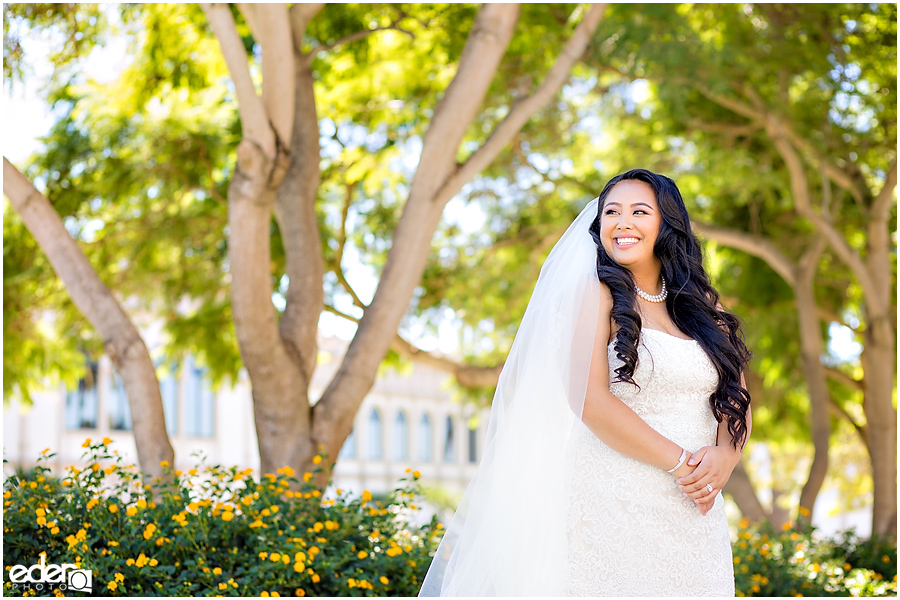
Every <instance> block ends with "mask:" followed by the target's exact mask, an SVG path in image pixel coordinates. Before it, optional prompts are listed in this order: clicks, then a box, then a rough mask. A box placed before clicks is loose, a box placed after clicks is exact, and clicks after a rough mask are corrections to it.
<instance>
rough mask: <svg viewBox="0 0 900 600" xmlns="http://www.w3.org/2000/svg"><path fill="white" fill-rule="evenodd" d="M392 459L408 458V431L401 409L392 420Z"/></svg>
mask: <svg viewBox="0 0 900 600" xmlns="http://www.w3.org/2000/svg"><path fill="white" fill-rule="evenodd" d="M394 460H409V431H408V427H407V426H406V415H405V414H404V413H403V411H402V410H401V411H399V412H398V413H397V418H396V419H395V420H394Z"/></svg>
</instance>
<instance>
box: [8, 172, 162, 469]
mask: <svg viewBox="0 0 900 600" xmlns="http://www.w3.org/2000/svg"><path fill="white" fill-rule="evenodd" d="M3 193H4V195H5V196H6V197H7V198H8V199H9V203H10V205H11V206H12V208H13V210H15V211H16V213H17V214H18V215H19V216H20V217H21V219H22V221H23V223H24V224H25V226H26V227H27V228H28V231H29V232H30V233H31V235H32V236H34V239H35V240H36V241H37V244H38V246H39V247H40V249H41V250H42V251H43V252H44V254H45V255H46V257H47V260H48V262H49V263H50V265H51V266H52V267H53V270H54V272H55V273H56V275H57V276H58V277H59V278H60V279H61V280H62V282H63V284H64V285H65V288H66V291H67V292H68V294H69V297H70V298H71V299H72V302H73V303H74V304H75V306H76V307H78V310H79V311H80V312H81V313H82V314H83V315H84V316H85V318H87V320H88V321H89V322H90V323H91V325H92V326H93V327H94V328H95V329H96V330H97V332H98V333H99V335H100V337H101V338H102V340H103V349H104V352H106V354H107V356H109V357H110V359H111V360H112V362H113V365H115V367H116V370H117V371H118V372H119V374H120V375H121V376H122V381H123V383H124V385H125V391H126V394H127V396H128V405H129V407H130V409H131V416H132V422H133V425H134V439H135V445H136V448H137V453H138V459H139V461H140V463H141V468H142V469H143V471H144V472H146V473H148V474H150V475H152V476H164V474H163V473H162V469H161V468H160V466H159V463H160V461H162V460H167V461H173V460H174V456H175V454H174V451H173V449H172V446H171V444H170V442H169V437H168V434H167V433H166V428H165V418H164V415H163V406H162V399H161V398H160V391H159V381H158V380H157V378H156V371H155V369H154V367H153V362H152V361H151V360H150V353H149V352H148V350H147V346H146V344H145V343H144V340H143V339H142V338H141V334H140V333H139V332H138V330H137V328H136V327H135V326H134V323H132V321H131V319H130V318H129V317H128V315H127V314H126V313H125V311H124V309H123V308H122V305H121V304H120V303H119V301H118V300H117V299H116V297H115V295H114V294H113V292H112V290H110V289H109V287H108V286H107V285H106V284H105V283H104V282H103V281H102V280H101V279H100V276H99V275H98V274H97V271H96V270H94V267H93V266H92V265H91V263H90V261H89V260H88V258H87V256H85V254H84V252H83V251H82V250H81V248H80V247H79V245H78V243H77V242H76V241H75V240H74V239H72V236H71V235H69V232H68V231H66V228H65V225H63V221H62V219H61V218H60V216H59V213H57V212H56V209H54V208H53V205H52V204H51V203H50V200H49V199H48V198H47V197H46V196H45V195H43V194H42V193H40V192H39V191H38V190H37V189H36V188H35V187H34V185H32V183H31V182H30V181H29V180H28V179H27V178H26V177H25V176H24V175H22V173H20V172H19V170H18V169H16V167H15V166H13V164H12V163H10V162H9V161H8V160H7V159H6V157H3Z"/></svg>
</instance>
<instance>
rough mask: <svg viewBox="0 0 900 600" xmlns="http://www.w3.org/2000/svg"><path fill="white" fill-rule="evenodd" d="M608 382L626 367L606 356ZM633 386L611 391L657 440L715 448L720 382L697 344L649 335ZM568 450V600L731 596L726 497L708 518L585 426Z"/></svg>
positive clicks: (670, 482) (665, 478)
mask: <svg viewBox="0 0 900 600" xmlns="http://www.w3.org/2000/svg"><path fill="white" fill-rule="evenodd" d="M608 356H609V372H610V381H613V380H614V379H615V377H616V373H615V369H616V368H617V367H619V366H620V365H621V361H619V359H618V357H617V356H616V353H615V351H614V350H613V348H612V344H610V346H609V347H608ZM633 378H634V381H635V383H637V384H638V385H639V386H640V389H638V388H637V387H635V386H633V385H631V384H629V383H613V384H611V385H610V391H611V392H612V393H613V394H615V395H616V396H617V397H618V398H619V399H621V400H622V401H623V402H624V403H625V404H627V405H628V406H629V407H631V409H632V410H634V411H635V413H637V415H638V416H640V417H641V418H642V419H643V420H644V421H645V422H647V423H648V424H649V425H650V426H651V427H653V428H654V429H655V430H656V431H658V432H659V433H661V434H662V435H664V436H665V437H667V438H669V439H671V440H672V441H674V442H676V443H677V444H679V445H681V446H683V447H685V448H687V449H688V450H690V451H695V450H697V449H699V448H700V447H702V446H711V445H714V444H715V440H716V427H717V422H716V420H715V417H714V416H713V414H712V410H711V408H710V405H709V396H710V394H711V393H712V392H713V391H714V390H715V387H716V385H717V382H718V375H717V373H716V370H715V368H714V366H713V365H712V363H711V361H710V360H709V358H708V357H707V356H706V353H705V352H704V351H703V349H702V348H701V346H700V344H698V343H697V342H696V341H694V340H685V339H681V338H677V337H675V336H672V335H669V334H667V333H665V332H663V331H657V330H653V329H643V330H642V331H641V336H640V343H639V345H638V366H637V368H636V369H635V372H634V376H633ZM576 427H577V428H578V431H576V433H575V435H573V436H572V440H571V442H570V447H569V452H570V453H569V457H570V459H571V463H570V464H571V465H572V466H571V468H572V475H571V477H570V481H569V499H570V503H569V514H568V517H567V522H568V525H567V533H568V536H569V548H570V552H569V560H568V564H569V575H568V583H567V592H568V593H569V594H571V595H587V596H610V595H612V596H671V595H675V596H710V595H714V596H722V595H730V596H733V595H734V573H733V566H732V562H731V559H732V557H731V545H730V540H729V536H728V523H727V521H726V518H725V511H724V502H723V500H722V498H721V495H720V496H719V497H718V498H717V499H716V502H715V504H714V506H713V509H712V510H711V511H710V512H709V513H708V514H707V515H706V516H703V515H702V514H701V513H700V510H699V509H698V508H697V507H696V506H695V504H694V502H693V501H692V500H691V499H689V498H687V497H685V496H684V495H683V494H682V493H681V490H680V489H679V488H678V486H677V484H675V480H674V478H673V477H672V475H671V474H669V473H667V472H665V471H663V470H661V469H659V468H657V467H653V466H651V465H648V464H646V463H641V462H639V461H637V460H634V459H632V458H629V457H626V456H623V455H621V454H619V453H618V452H616V451H614V450H612V449H611V448H609V447H608V446H606V444H604V443H603V442H602V441H600V440H599V439H598V438H597V437H596V436H595V435H594V434H593V433H592V432H591V431H590V430H588V429H587V427H585V426H584V425H583V424H581V423H578V424H577V425H576Z"/></svg>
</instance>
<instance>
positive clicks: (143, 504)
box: [137, 498, 147, 510]
mask: <svg viewBox="0 0 900 600" xmlns="http://www.w3.org/2000/svg"><path fill="white" fill-rule="evenodd" d="M137 505H138V508H140V509H141V510H144V509H145V508H147V501H146V500H144V499H143V498H141V499H140V500H138V501H137Z"/></svg>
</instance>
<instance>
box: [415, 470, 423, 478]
mask: <svg viewBox="0 0 900 600" xmlns="http://www.w3.org/2000/svg"><path fill="white" fill-rule="evenodd" d="M421 476H422V474H421V473H419V472H418V471H413V477H415V478H416V479H418V478H419V477H421Z"/></svg>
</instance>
